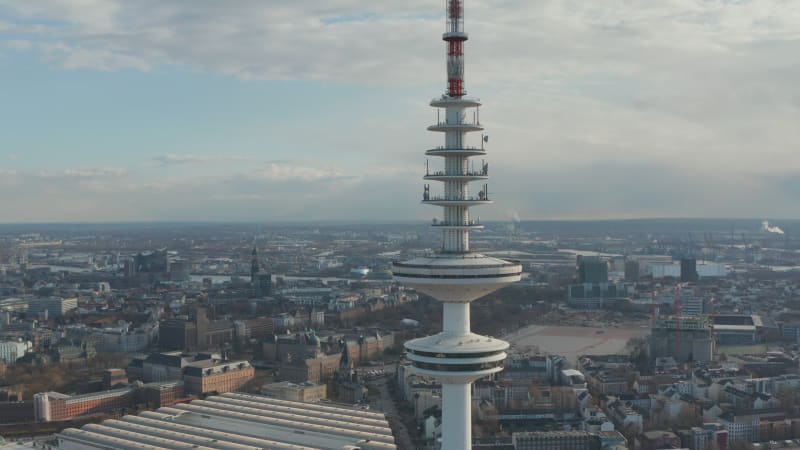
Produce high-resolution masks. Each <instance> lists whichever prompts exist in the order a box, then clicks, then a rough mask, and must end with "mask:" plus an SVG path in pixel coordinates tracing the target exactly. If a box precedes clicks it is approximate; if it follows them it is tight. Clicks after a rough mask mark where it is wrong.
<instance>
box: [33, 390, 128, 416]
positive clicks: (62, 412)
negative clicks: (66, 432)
mask: <svg viewBox="0 0 800 450" xmlns="http://www.w3.org/2000/svg"><path fill="white" fill-rule="evenodd" d="M135 403H136V389H134V388H124V389H114V390H110V391H102V392H96V393H91V394H83V395H75V396H72V395H66V394H60V393H58V392H42V393H39V394H35V395H34V396H33V410H34V417H35V419H36V421H37V422H50V421H59V420H67V419H70V418H73V417H77V416H81V415H84V414H92V413H98V412H105V411H111V410H114V409H119V408H127V407H130V406H132V405H134V404H135Z"/></svg>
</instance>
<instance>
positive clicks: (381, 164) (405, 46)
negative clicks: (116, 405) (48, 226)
mask: <svg viewBox="0 0 800 450" xmlns="http://www.w3.org/2000/svg"><path fill="white" fill-rule="evenodd" d="M583 3H585V2H574V3H573V2H557V1H546V2H535V4H533V3H531V4H528V2H517V1H512V2H503V4H502V5H500V4H493V3H491V2H485V1H474V2H471V3H470V4H469V5H468V8H469V9H468V11H467V14H468V15H470V17H474V18H476V19H477V18H480V20H479V21H478V20H475V21H474V23H470V24H469V26H468V29H467V31H468V32H471V33H476V34H480V35H481V39H480V41H476V42H475V43H474V45H473V46H472V47H471V51H470V58H469V59H468V61H467V68H468V72H469V79H467V87H468V89H469V91H470V92H475V93H476V94H477V95H480V96H481V97H485V98H486V99H488V100H489V101H488V102H486V103H485V105H484V107H483V109H484V110H485V111H486V114H487V115H486V116H485V117H486V118H487V120H488V122H487V123H486V125H487V126H488V129H489V130H491V132H492V134H491V136H490V140H489V143H488V144H487V149H488V155H487V156H488V158H489V159H491V163H492V170H493V171H494V170H498V171H501V172H502V173H503V174H504V177H503V178H502V180H497V181H494V182H493V183H492V185H491V186H490V188H491V191H492V193H493V194H497V195H498V196H500V197H502V198H503V202H502V206H501V205H498V206H497V207H487V208H485V211H481V212H480V213H479V214H480V215H482V216H484V217H482V218H484V219H487V220H488V219H498V220H504V219H508V218H517V217H518V218H521V219H523V220H524V219H611V218H635V217H753V218H787V219H797V218H800V215H798V213H796V212H794V211H795V210H796V208H792V207H793V206H794V205H796V201H795V198H796V196H797V194H800V183H798V181H796V180H798V179H800V177H798V176H797V175H798V174H799V173H800V157H798V156H796V155H795V154H794V152H792V150H793V148H792V144H793V143H796V142H797V141H798V138H800V127H797V117H798V113H800V88H798V87H797V85H796V84H795V83H792V81H793V80H794V79H796V77H797V75H800V56H798V55H797V52H796V51H794V46H793V45H792V44H796V43H797V41H798V40H800V32H798V30H799V29H800V28H798V27H797V26H796V25H797V23H798V22H800V10H798V9H797V7H796V6H793V5H792V4H791V2H782V1H777V0H776V1H770V2H758V3H757V2H729V1H722V0H720V1H711V2H703V3H702V4H695V3H694V2H686V1H683V0H670V1H664V2H657V4H655V3H656V2H633V3H631V4H629V5H625V6H624V7H623V6H621V5H613V6H609V5H588V4H583ZM440 6H441V4H440V3H439V2H432V1H428V2H421V1H414V2H410V3H409V2H405V3H403V4H372V3H367V2H361V1H347V2H345V1H341V2H332V1H326V2H321V1H311V2H304V4H303V7H302V8H300V7H297V6H287V5H283V4H280V3H278V2H245V3H241V4H238V7H237V8H235V9H233V8H226V7H221V6H217V5H215V4H214V3H213V2H209V3H206V2H202V3H199V2H193V3H192V8H191V10H189V8H188V7H187V6H186V4H185V3H181V2H156V3H153V4H148V3H146V2H145V3H137V4H135V5H134V4H130V3H129V2H128V3H123V2H114V1H85V2H80V3H76V2H60V1H48V2H36V3H35V4H31V3H29V2H26V3H20V2H7V1H0V69H1V70H0V81H2V85H0V86H2V87H0V92H2V96H3V98H4V99H6V101H4V102H3V103H2V104H0V123H2V124H3V125H0V128H2V133H1V134H2V136H3V138H2V139H1V140H0V143H2V145H0V175H2V177H0V186H2V187H3V189H4V190H5V192H7V193H13V195H5V196H3V200H2V201H0V210H2V211H3V213H1V214H0V222H1V223H8V222H94V221H105V222H118V221H176V220H178V221H183V220H189V221H192V220H210V221H219V220H232V221H270V220H277V221H293V220H298V221H302V220H308V219H318V220H359V219H370V218H373V217H378V216H379V217H383V218H386V219H389V220H392V219H398V220H401V219H402V220H405V219H415V220H430V219H431V218H433V217H435V214H436V213H435V212H434V211H431V210H429V209H427V208H423V207H421V206H420V205H419V204H418V200H419V199H420V198H421V195H422V186H423V184H424V182H423V180H421V179H420V177H419V174H420V171H421V169H422V168H423V167H424V165H425V159H424V158H422V157H420V156H419V153H418V151H419V149H420V148H429V147H431V146H432V144H436V142H435V138H434V137H432V136H426V135H425V134H424V133H419V131H418V130H420V129H422V128H423V127H424V126H427V125H428V123H429V122H431V121H432V120H433V116H432V115H431V112H430V111H429V107H428V106H427V102H426V101H425V99H426V98H433V97H436V96H438V95H441V93H442V92H444V89H445V86H444V85H443V83H442V82H441V81H440V80H441V79H442V77H443V75H444V73H445V68H444V65H443V64H442V63H441V57H442V51H441V48H438V47H436V46H431V45H429V42H430V41H431V40H432V39H436V38H437V37H438V36H440V34H441V20H442V18H443V13H439V14H431V13H430V12H431V11H439V10H440V9H441V8H440ZM409 30H413V32H411V31H409ZM494 149H496V150H497V151H496V152H493V150H494ZM415 189H416V190H415ZM387 199H391V200H392V201H391V202H387V201H386V200H387Z"/></svg>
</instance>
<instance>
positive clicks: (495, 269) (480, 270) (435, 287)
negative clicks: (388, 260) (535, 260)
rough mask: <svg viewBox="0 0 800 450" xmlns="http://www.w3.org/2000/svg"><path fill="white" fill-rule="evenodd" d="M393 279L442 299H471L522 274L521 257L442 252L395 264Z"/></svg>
mask: <svg viewBox="0 0 800 450" xmlns="http://www.w3.org/2000/svg"><path fill="white" fill-rule="evenodd" d="M392 273H393V275H394V279H395V280H396V281H397V282H398V283H401V284H404V285H406V286H410V287H413V288H415V289H417V290H418V291H421V292H423V293H425V294H428V295H430V296H432V297H434V298H437V299H439V300H441V301H443V302H452V303H469V302H471V301H473V300H475V299H478V298H481V297H483V296H484V295H486V294H489V293H490V292H494V291H496V290H497V289H500V288H502V287H504V286H507V285H510V284H513V283H516V282H517V281H519V280H520V279H521V277H522V265H521V264H520V263H519V261H507V260H502V259H498V258H493V257H491V256H486V255H482V254H480V253H454V254H450V253H440V254H438V255H437V256H435V257H424V258H416V259H413V260H411V261H406V262H394V263H393V264H392Z"/></svg>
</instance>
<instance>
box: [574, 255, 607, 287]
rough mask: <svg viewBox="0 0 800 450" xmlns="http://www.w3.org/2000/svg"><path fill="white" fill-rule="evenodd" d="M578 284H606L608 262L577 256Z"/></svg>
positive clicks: (594, 257)
mask: <svg viewBox="0 0 800 450" xmlns="http://www.w3.org/2000/svg"><path fill="white" fill-rule="evenodd" d="M578 283H580V284H584V283H591V284H599V283H608V262H607V261H604V260H602V259H600V258H599V257H597V256H581V255H578Z"/></svg>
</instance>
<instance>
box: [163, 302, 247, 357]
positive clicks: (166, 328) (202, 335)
mask: <svg viewBox="0 0 800 450" xmlns="http://www.w3.org/2000/svg"><path fill="white" fill-rule="evenodd" d="M234 336H235V325H234V323H233V321H230V320H209V318H208V311H207V310H206V308H205V307H197V308H195V309H194V311H193V314H192V317H190V318H189V319H168V320H163V321H161V323H160V325H159V346H160V347H161V349H162V350H180V351H186V352H192V351H206V350H217V349H221V348H224V347H225V346H226V345H229V344H230V343H232V342H233V340H234Z"/></svg>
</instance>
